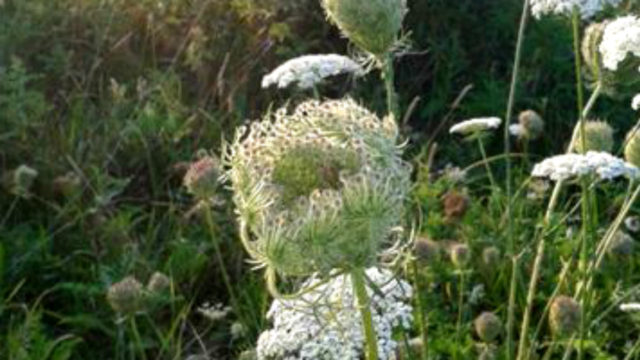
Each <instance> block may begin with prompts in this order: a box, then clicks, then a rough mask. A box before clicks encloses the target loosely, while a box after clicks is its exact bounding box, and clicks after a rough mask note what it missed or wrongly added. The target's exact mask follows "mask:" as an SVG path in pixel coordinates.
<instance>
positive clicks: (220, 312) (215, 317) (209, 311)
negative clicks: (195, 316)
mask: <svg viewBox="0 0 640 360" xmlns="http://www.w3.org/2000/svg"><path fill="white" fill-rule="evenodd" d="M197 311H198V312H199V313H200V315H202V316H204V317H206V318H207V319H209V320H210V321H212V322H218V321H220V320H223V319H224V318H226V317H227V315H229V313H231V307H230V306H224V305H223V304H222V303H217V304H214V305H211V304H210V303H208V302H206V303H204V304H202V306H200V307H199V308H198V309H197Z"/></svg>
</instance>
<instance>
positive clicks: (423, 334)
mask: <svg viewBox="0 0 640 360" xmlns="http://www.w3.org/2000/svg"><path fill="white" fill-rule="evenodd" d="M412 265H413V282H414V285H413V286H414V287H415V294H416V307H417V312H416V316H417V317H418V326H419V327H420V338H421V339H422V348H421V349H420V359H422V360H427V359H428V358H429V338H428V336H427V317H426V316H425V314H424V300H423V299H422V294H423V289H422V282H421V281H420V274H419V272H418V264H417V261H416V260H413V261H412Z"/></svg>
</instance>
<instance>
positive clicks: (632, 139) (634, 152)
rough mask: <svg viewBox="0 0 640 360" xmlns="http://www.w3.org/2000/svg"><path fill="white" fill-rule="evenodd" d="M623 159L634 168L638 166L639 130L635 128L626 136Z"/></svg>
mask: <svg viewBox="0 0 640 360" xmlns="http://www.w3.org/2000/svg"><path fill="white" fill-rule="evenodd" d="M624 159H625V160H626V161H628V162H629V163H631V164H633V165H635V166H640V129H638V128H637V127H634V128H633V129H631V131H629V133H628V134H627V140H626V145H625V146H624Z"/></svg>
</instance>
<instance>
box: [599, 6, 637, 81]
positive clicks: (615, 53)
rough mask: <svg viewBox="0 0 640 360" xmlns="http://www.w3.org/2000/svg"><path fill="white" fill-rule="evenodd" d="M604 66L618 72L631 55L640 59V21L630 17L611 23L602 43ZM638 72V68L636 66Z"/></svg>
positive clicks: (606, 28)
mask: <svg viewBox="0 0 640 360" xmlns="http://www.w3.org/2000/svg"><path fill="white" fill-rule="evenodd" d="M599 50H600V54H601V55H602V64H603V65H604V67H605V68H607V69H610V70H613V71H616V70H618V67H619V66H620V64H621V63H622V62H623V61H625V59H627V58H628V55H629V54H632V55H633V56H636V57H640V19H639V18H638V17H636V16H633V15H629V16H623V17H619V18H617V19H615V20H613V21H611V22H609V23H608V24H607V25H606V27H605V29H604V33H603V35H602V42H601V43H600V49H599ZM635 69H636V71H637V66H635Z"/></svg>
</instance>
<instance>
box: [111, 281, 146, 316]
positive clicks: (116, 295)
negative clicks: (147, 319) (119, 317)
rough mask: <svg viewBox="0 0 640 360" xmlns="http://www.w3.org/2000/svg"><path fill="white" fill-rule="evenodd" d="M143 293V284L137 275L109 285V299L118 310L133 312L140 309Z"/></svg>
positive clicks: (119, 311)
mask: <svg viewBox="0 0 640 360" xmlns="http://www.w3.org/2000/svg"><path fill="white" fill-rule="evenodd" d="M143 295H144V291H143V288H142V284H141V283H140V282H139V281H138V280H137V279H136V278H135V277H133V276H127V277H126V278H124V279H122V280H121V281H119V282H117V283H115V284H113V285H111V286H110V287H109V290H108V291H107V301H108V302H109V305H111V308H112V309H113V310H115V311H116V312H118V313H121V314H131V313H134V312H136V311H138V310H139V309H140V305H141V302H142V298H143Z"/></svg>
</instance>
